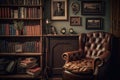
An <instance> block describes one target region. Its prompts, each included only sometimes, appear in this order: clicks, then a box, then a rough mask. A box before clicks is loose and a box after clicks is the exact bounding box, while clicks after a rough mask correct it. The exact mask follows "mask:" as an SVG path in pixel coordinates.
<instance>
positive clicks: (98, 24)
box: [86, 18, 103, 30]
mask: <svg viewBox="0 0 120 80" xmlns="http://www.w3.org/2000/svg"><path fill="white" fill-rule="evenodd" d="M86 29H87V30H102V29H103V19H102V18H86Z"/></svg>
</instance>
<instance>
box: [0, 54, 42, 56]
mask: <svg viewBox="0 0 120 80" xmlns="http://www.w3.org/2000/svg"><path fill="white" fill-rule="evenodd" d="M37 55H38V56H42V53H0V56H37Z"/></svg>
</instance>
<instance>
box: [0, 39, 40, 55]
mask: <svg viewBox="0 0 120 80" xmlns="http://www.w3.org/2000/svg"><path fill="white" fill-rule="evenodd" d="M0 47H1V48H0V53H7V52H9V53H14V52H33V53H34V52H39V49H40V43H39V42H38V41H27V42H24V43H18V42H12V41H11V42H10V41H7V40H0Z"/></svg>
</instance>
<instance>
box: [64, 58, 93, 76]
mask: <svg viewBox="0 0 120 80" xmlns="http://www.w3.org/2000/svg"><path fill="white" fill-rule="evenodd" d="M63 68H64V69H65V70H68V71H70V72H73V73H77V74H84V73H85V74H86V73H88V74H91V73H93V69H94V61H93V59H81V60H77V61H71V62H68V63H66V64H65V65H64V66H63Z"/></svg>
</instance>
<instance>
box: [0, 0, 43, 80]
mask: <svg viewBox="0 0 120 80" xmlns="http://www.w3.org/2000/svg"><path fill="white" fill-rule="evenodd" d="M42 30H43V0H1V1H0V47H1V48H0V79H3V80H4V78H5V79H6V78H7V79H8V80H9V79H10V80H12V79H14V78H17V79H18V78H20V79H21V78H23V79H25V80H26V79H27V78H28V79H33V80H34V79H36V78H41V79H42V78H43V73H44V72H43V70H44V56H43V55H44V53H43V52H44V51H43V31H42ZM19 32H21V33H19ZM4 62H5V63H4ZM31 71H33V72H32V73H31ZM33 75H34V76H33Z"/></svg>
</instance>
